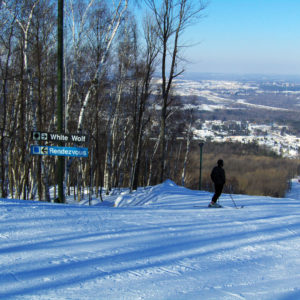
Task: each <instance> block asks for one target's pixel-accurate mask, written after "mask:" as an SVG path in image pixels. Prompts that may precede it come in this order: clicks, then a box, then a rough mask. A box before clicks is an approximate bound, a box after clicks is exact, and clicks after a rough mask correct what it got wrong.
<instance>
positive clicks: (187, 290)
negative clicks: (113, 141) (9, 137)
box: [0, 181, 300, 300]
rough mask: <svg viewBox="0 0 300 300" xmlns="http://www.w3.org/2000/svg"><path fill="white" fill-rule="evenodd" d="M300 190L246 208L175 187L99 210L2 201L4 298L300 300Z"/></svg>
mask: <svg viewBox="0 0 300 300" xmlns="http://www.w3.org/2000/svg"><path fill="white" fill-rule="evenodd" d="M299 187H300V184H299V183H298V182H297V181H294V182H293V189H292V191H291V193H290V194H289V195H287V197H288V198H282V199H275V198H270V197H255V196H246V195H233V198H234V200H235V201H236V204H237V205H239V206H240V205H244V208H243V209H235V208H234V205H233V202H232V200H231V198H230V196H229V195H226V194H224V195H222V196H221V199H220V202H221V204H223V205H224V206H225V208H224V209H209V208H207V204H208V203H209V201H210V198H211V194H210V193H208V192H204V191H191V190H188V189H185V188H183V187H179V186H176V185H175V184H174V183H173V182H171V181H166V182H165V183H163V184H161V185H157V186H154V187H149V188H141V189H139V190H138V191H137V192H135V193H132V194H129V193H128V192H126V191H123V192H122V193H121V194H119V195H117V196H111V197H109V198H107V199H106V201H105V202H104V203H103V204H99V205H94V206H92V207H89V206H85V205H78V204H77V205H75V204H69V205H59V204H50V203H41V202H33V201H21V200H12V199H0V240H1V245H0V266H1V273H0V299H30V300H32V299H255V300H257V299H272V300H273V299H282V300H283V299H293V300H294V299H300V285H299V282H300V272H299V271H300V195H299V191H300V189H299ZM114 206H115V207H114Z"/></svg>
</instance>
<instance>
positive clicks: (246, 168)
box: [186, 142, 300, 197]
mask: <svg viewBox="0 0 300 300" xmlns="http://www.w3.org/2000/svg"><path fill="white" fill-rule="evenodd" d="M198 148H199V147H198V145H197V143H195V142H194V144H193V147H192V151H191V155H190V160H189V163H188V174H189V178H188V180H187V181H186V186H187V187H190V188H193V189H197V188H198V186H199V167H200V163H199V149H198ZM219 158H221V159H223V160H224V168H225V171H226V178H227V179H226V185H225V187H224V192H225V193H232V194H247V195H263V196H272V197H284V195H285V193H286V192H287V190H288V189H289V188H290V180H291V179H292V178H294V177H296V176H297V175H298V174H299V170H300V160H299V159H289V158H283V157H281V156H279V155H277V154H276V153H274V152H273V151H271V150H269V149H268V148H265V147H261V146H259V145H258V144H257V143H249V144H241V143H232V142H223V143H211V142H208V143H205V144H204V146H203V167H202V173H203V175H202V188H203V189H204V190H207V191H213V184H212V181H211V179H210V172H211V170H212V168H213V167H214V166H215V165H216V163H217V160H218V159H219Z"/></svg>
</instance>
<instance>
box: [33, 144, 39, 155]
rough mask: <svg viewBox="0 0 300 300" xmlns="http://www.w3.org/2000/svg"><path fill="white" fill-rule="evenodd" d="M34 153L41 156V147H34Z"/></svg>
mask: <svg viewBox="0 0 300 300" xmlns="http://www.w3.org/2000/svg"><path fill="white" fill-rule="evenodd" d="M32 152H33V154H40V147H39V146H34V147H33V151H32Z"/></svg>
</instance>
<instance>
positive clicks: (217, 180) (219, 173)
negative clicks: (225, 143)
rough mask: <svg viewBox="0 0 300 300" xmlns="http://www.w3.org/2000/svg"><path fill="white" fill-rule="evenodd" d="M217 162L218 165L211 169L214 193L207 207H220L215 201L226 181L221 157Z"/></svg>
mask: <svg viewBox="0 0 300 300" xmlns="http://www.w3.org/2000/svg"><path fill="white" fill-rule="evenodd" d="M217 164H218V165H217V166H216V167H214V168H213V169H212V172H211V174H210V177H211V180H212V181H213V183H214V185H215V194H214V195H213V197H212V199H211V202H210V203H209V205H208V207H222V206H221V205H220V204H218V203H217V200H218V198H219V197H220V196H221V194H222V190H223V186H224V184H225V181H226V179H225V171H224V169H223V166H224V162H223V160H222V159H219V160H218V162H217Z"/></svg>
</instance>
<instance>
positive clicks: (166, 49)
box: [0, 0, 206, 201]
mask: <svg viewBox="0 0 300 300" xmlns="http://www.w3.org/2000/svg"><path fill="white" fill-rule="evenodd" d="M64 2H65V7H64V104H65V105H64V132H65V133H82V134H87V135H88V136H89V141H88V143H86V144H85V145H84V146H85V147H88V149H89V157H88V158H66V160H65V189H66V192H67V193H70V192H71V188H73V189H74V187H76V193H74V194H76V199H77V200H80V199H81V197H82V195H83V189H84V188H86V187H90V189H91V190H92V191H91V192H92V193H96V195H101V193H99V191H101V188H102V187H104V188H105V190H106V191H107V192H108V191H109V190H111V188H112V187H122V186H127V187H130V188H131V189H132V190H134V189H136V188H137V187H138V186H139V185H149V184H156V183H158V182H162V181H163V180H164V179H165V178H167V177H169V176H170V175H171V173H172V172H173V173H175V172H177V171H178V170H181V174H184V175H183V178H184V177H185V176H186V166H187V164H186V162H187V157H188V156H187V155H188V152H189V151H187V150H186V152H185V156H184V157H185V158H184V159H183V161H181V162H178V164H177V165H176V167H174V166H173V162H172V157H173V155H174V153H175V152H176V151H177V154H176V155H177V156H178V157H179V156H180V153H181V151H183V150H180V151H179V149H175V147H174V143H173V141H175V140H176V139H177V136H178V132H180V135H181V136H183V137H184V140H185V143H186V145H187V148H186V149H188V147H189V143H190V141H191V137H192V134H191V132H192V121H193V117H192V116H191V115H192V114H190V113H186V115H185V116H184V117H182V116H181V117H180V114H181V112H180V110H179V109H178V103H176V102H177V101H178V100H177V99H176V97H174V96H173V94H172V87H173V80H174V79H175V78H176V77H178V76H179V75H180V74H182V73H183V71H184V69H183V67H182V60H181V49H182V48H183V46H185V45H184V42H183V40H182V37H183V33H184V32H185V30H186V29H187V28H188V27H189V26H192V25H193V24H195V22H197V21H198V20H199V18H201V14H202V11H203V10H204V9H205V7H206V5H205V3H204V2H203V1H200V0H199V1H191V0H179V1H175V0H165V1H162V2H157V1H154V0H145V1H144V2H142V3H143V5H145V7H147V14H146V15H145V17H144V19H143V22H142V28H138V24H137V21H136V20H135V16H134V11H135V10H136V9H138V8H137V7H136V6H134V4H135V3H134V2H129V0H118V1H114V2H113V3H111V1H103V0H101V1H100V0H88V1H85V0H78V1H71V0H69V1H68V0H66V1H64ZM158 3H159V5H158ZM137 4H138V3H137ZM0 15H1V18H0V26H1V31H0V51H1V55H0V76H1V100H0V105H1V113H0V145H1V153H0V156H1V157H0V166H1V168H0V177H1V178H0V181H1V186H0V192H1V197H7V196H10V197H16V198H21V199H35V198H38V199H39V200H46V201H50V192H49V188H50V186H52V185H56V183H57V168H56V166H57V157H51V156H31V155H30V145H31V144H34V141H32V139H31V132H32V131H42V132H55V131H56V130H57V121H58V120H57V113H56V110H57V76H56V72H57V3H56V1H52V0H26V1H18V0H10V1H1V2H0ZM155 72H157V73H158V74H159V76H158V77H159V78H158V80H157V82H156V83H155V84H154V83H153V82H154V80H153V79H154V74H155ZM44 145H50V144H49V143H48V142H45V143H44ZM69 145H71V144H69ZM66 146H68V144H66ZM180 149H183V148H180ZM178 151H179V152H178ZM170 166H172V168H171V167H170Z"/></svg>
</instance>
